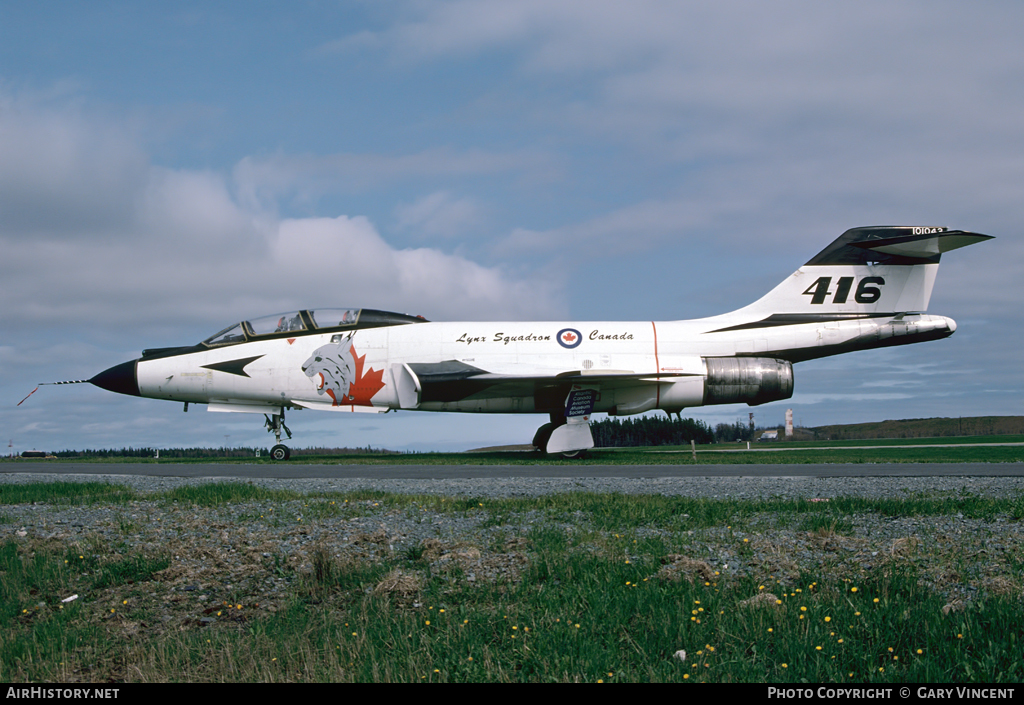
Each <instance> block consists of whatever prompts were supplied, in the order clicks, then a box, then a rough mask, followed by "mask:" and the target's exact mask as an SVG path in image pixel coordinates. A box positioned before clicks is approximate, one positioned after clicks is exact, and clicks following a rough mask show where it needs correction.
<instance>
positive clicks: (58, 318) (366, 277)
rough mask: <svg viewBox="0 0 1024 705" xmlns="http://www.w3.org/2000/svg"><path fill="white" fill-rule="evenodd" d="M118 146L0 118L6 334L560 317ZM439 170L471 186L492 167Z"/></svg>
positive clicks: (458, 261) (438, 260) (457, 271)
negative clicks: (281, 319) (370, 314)
mask: <svg viewBox="0 0 1024 705" xmlns="http://www.w3.org/2000/svg"><path fill="white" fill-rule="evenodd" d="M118 133H119V130H118V129H117V128H116V126H113V125H98V124H97V123H96V121H92V120H88V119H83V118H81V117H79V116H77V115H74V114H70V113H69V112H66V113H60V112H59V111H53V110H51V111H48V112H45V113H44V112H42V111H41V110H38V109H35V108H33V107H32V106H25V105H21V106H19V107H18V109H17V110H14V111H11V110H8V111H4V112H0V186H2V187H0V194H2V195H0V226H2V228H0V247H2V248H3V251H4V255H5V256H4V258H3V259H2V263H0V275H2V283H0V291H2V294H3V300H4V308H3V313H2V314H0V316H2V319H0V320H2V321H3V322H4V323H5V324H11V325H13V324H14V323H15V321H17V324H18V325H20V326H23V327H24V326H29V327H30V326H32V325H36V326H45V327H51V328H58V327H60V326H65V325H81V324H82V323H85V322H87V323H88V324H89V325H91V326H99V327H103V326H108V327H110V326H117V327H119V328H124V327H129V326H137V325H150V326H152V325H156V324H158V322H161V321H163V322H165V323H166V325H170V326H174V325H182V324H186V323H188V322H189V321H191V322H192V325H194V324H195V322H196V321H200V322H204V325H213V326H216V325H225V324H227V323H229V322H231V321H232V320H237V319H238V318H241V317H250V316H256V315H262V314H267V313H273V312H275V311H280V310H287V309H291V308H303V307H307V306H324V305H327V306H365V307H370V308H383V309H395V310H400V311H406V310H411V309H415V312H416V313H422V314H423V315H426V316H427V317H428V318H434V319H439V320H445V319H459V318H470V319H481V318H484V319H494V318H497V319H502V318H512V319H522V318H531V317H537V316H542V317H558V316H563V315H564V314H565V311H564V304H562V303H561V294H560V292H559V291H558V289H557V287H556V286H554V285H550V284H548V283H546V282H544V281H543V280H539V281H538V280H533V279H531V278H529V277H528V278H517V277H516V276H514V275H512V274H510V273H508V272H506V271H504V270H503V269H502V268H500V267H485V266H483V265H480V264H477V263H475V262H473V261H471V260H469V259H466V258H464V257H461V256H458V255H451V254H445V253H442V252H439V251H437V250H433V249H430V248H418V249H409V250H399V249H396V248H394V247H392V246H391V245H389V244H388V243H387V242H386V241H385V240H384V239H383V238H382V237H381V235H380V233H379V232H378V231H377V229H376V228H375V227H374V225H373V224H372V223H371V222H370V221H369V220H367V219H366V218H365V217H359V216H353V217H348V216H339V217H336V218H305V219H302V218H300V219H285V220H279V219H278V218H277V217H276V216H274V214H273V210H272V209H267V208H261V207H259V206H258V204H257V203H255V201H256V200H257V199H245V198H241V199H240V198H238V197H236V196H235V195H234V193H236V192H237V191H238V190H239V189H238V188H237V184H236V183H234V182H232V181H228V180H227V179H225V178H224V177H223V176H222V175H220V174H218V173H216V172H212V171H198V170H189V169H167V168H163V167H160V166H156V165H154V164H151V163H150V162H149V160H148V158H147V157H146V156H145V154H144V151H143V150H142V149H141V148H140V147H139V146H138V145H137V144H135V143H133V142H132V141H131V140H130V139H127V138H114V137H112V136H111V135H116V134H118ZM418 159H420V157H416V156H414V157H411V158H410V159H409V160H408V161H407V162H406V163H405V164H404V165H403V166H399V167H396V168H398V169H402V168H406V169H407V168H409V163H413V164H415V163H416V162H417V160H418ZM282 161H284V162H287V161H288V160H282ZM399 161H401V160H399ZM450 161H454V162H459V164H456V165H454V166H452V168H455V169H469V170H472V169H478V168H483V169H486V168H492V167H493V165H494V163H495V162H494V160H492V159H491V158H490V157H487V156H484V157H481V158H479V159H478V158H477V156H474V155H462V156H461V157H456V158H454V159H452V160H450ZM497 161H498V162H500V161H501V159H498V160H497ZM481 163H482V164H483V166H481ZM40 164H43V165H45V168H44V167H43V166H39V165H40ZM251 164H252V162H243V164H242V165H240V167H239V168H238V169H236V171H235V173H236V175H237V174H243V175H244V174H245V173H246V169H247V168H249V166H251ZM274 164H275V162H273V161H271V162H265V163H263V164H262V165H261V169H262V172H263V178H264V179H265V180H266V181H268V182H274V181H275V179H276V180H277V183H278V184H279V185H280V188H282V189H286V188H288V186H289V179H290V178H293V177H294V176H295V174H294V173H293V172H289V171H288V170H287V169H284V170H283V173H281V174H277V173H276V172H275V171H274ZM488 164H489V165H490V166H488ZM30 167H31V168H30ZM385 170H386V169H385ZM98 174H99V175H101V176H99V177H98V176H97V175H98ZM19 179H20V181H19ZM242 190H244V189H242ZM472 213H473V207H472V206H471V205H470V204H469V202H468V201H460V200H458V199H454V200H453V199H449V200H448V201H447V202H445V203H436V204H434V208H433V212H431V213H425V212H423V211H421V212H420V213H419V215H415V214H412V213H411V212H410V214H409V215H408V218H409V220H408V223H409V224H410V226H411V225H412V224H413V223H414V222H415V221H416V218H417V217H418V218H419V219H420V222H421V223H426V227H427V228H428V229H433V230H437V229H438V228H443V227H448V228H451V227H458V226H459V223H460V219H461V223H462V225H465V223H466V222H468V219H471V217H472ZM446 220H447V224H445V221H446ZM83 223H84V225H81V226H80V227H79V225H80V224H83ZM211 332H213V331H212V330H211ZM143 344H145V343H143Z"/></svg>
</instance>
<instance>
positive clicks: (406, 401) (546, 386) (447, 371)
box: [393, 360, 693, 408]
mask: <svg viewBox="0 0 1024 705" xmlns="http://www.w3.org/2000/svg"><path fill="white" fill-rule="evenodd" d="M393 374H394V376H395V379H396V381H397V385H398V394H399V399H400V401H401V405H402V407H403V408H414V407H415V406H417V405H418V404H419V403H428V402H455V401H462V400H464V399H470V398H472V399H494V398H502V397H529V396H532V397H534V398H537V399H543V398H544V397H546V396H548V395H549V394H550V395H554V396H556V397H557V396H560V399H559V402H561V400H563V399H564V398H565V395H566V394H567V392H568V389H569V388H571V387H572V386H573V385H585V386H588V387H600V388H602V389H615V388H619V387H625V386H637V385H644V384H651V385H655V384H657V383H658V382H665V381H669V380H670V379H672V378H676V377H687V376H693V375H690V374H685V373H661V374H652V373H650V372H643V373H637V372H634V371H631V370H601V371H589V370H569V371H565V372H558V373H549V374H526V375H508V374H496V373H493V372H488V371H486V370H482V369H480V368H478V367H474V366H472V365H467V364H466V363H464V362H459V361H458V360H446V361H444V362H437V363H416V362H413V363H407V364H403V365H395V366H394V369H393Z"/></svg>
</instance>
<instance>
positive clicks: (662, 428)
mask: <svg viewBox="0 0 1024 705" xmlns="http://www.w3.org/2000/svg"><path fill="white" fill-rule="evenodd" d="M590 432H591V434H593V436H594V445H595V446H597V447H598V448H625V447H631V446H666V445H685V444H687V443H689V442H690V441H691V440H692V441H695V442H697V443H713V442H714V440H715V434H714V433H713V432H712V430H711V427H710V426H708V425H707V424H706V423H704V422H703V421H698V420H696V419H680V418H671V417H669V418H665V417H664V416H640V417H637V418H628V419H622V420H620V419H617V418H611V417H609V418H607V419H602V420H601V421H591V422H590Z"/></svg>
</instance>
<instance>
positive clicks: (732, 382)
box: [703, 357, 793, 406]
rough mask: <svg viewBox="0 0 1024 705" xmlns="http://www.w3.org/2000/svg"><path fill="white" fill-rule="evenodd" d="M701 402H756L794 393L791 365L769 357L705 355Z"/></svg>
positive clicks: (756, 403) (760, 402) (763, 401)
mask: <svg viewBox="0 0 1024 705" xmlns="http://www.w3.org/2000/svg"><path fill="white" fill-rule="evenodd" d="M703 360H704V373H705V382H704V403H705V404H737V403H746V404H749V405H750V406H757V405H758V404H764V403H766V402H770V401H779V400H781V399H789V398H790V397H791V396H793V365H792V364H791V363H789V362H788V361H786V360H776V359H774V358H769V357H705V358H703Z"/></svg>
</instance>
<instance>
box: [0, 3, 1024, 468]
mask: <svg viewBox="0 0 1024 705" xmlns="http://www.w3.org/2000/svg"><path fill="white" fill-rule="evenodd" d="M1022 31H1024V6H1021V5H1020V3H1014V2H978V3H972V4H970V5H964V4H962V3H944V2H904V3H898V4H894V3H887V2H863V3H856V4H854V5H850V6H836V5H832V4H822V3H814V2H779V3H763V2H756V1H750V2H725V3H714V4H711V5H708V4H707V3H686V2H631V3H612V2H601V1H599V0H587V1H586V2H561V3H558V2H555V3H552V2H540V1H537V2H533V1H529V0H525V1H523V2H516V3H509V2H487V1H481V2H430V3H426V2H416V1H409V2H405V1H399V0H394V1H383V2H372V3H370V2H366V3H364V2H325V1H323V0H320V1H316V2H289V3H272V2H245V3H230V2H222V3H206V2H204V3H198V2H196V3H189V2H177V3H155V2H90V3H66V2H34V3H22V2H6V1H4V0H0V248H2V249H0V252H2V253H3V255H2V258H0V300H2V302H3V304H4V305H3V306H2V307H0V392H2V398H3V399H6V400H7V401H6V402H4V405H3V407H2V410H0V422H2V426H0V428H2V436H3V437H2V438H0V441H3V442H4V443H5V444H6V443H7V442H8V440H10V441H11V442H13V448H12V449H13V450H14V451H19V450H24V449H27V448H42V449H62V448H84V447H120V446H127V445H132V446H140V445H153V446H163V447H169V446H187V445H220V444H223V443H225V442H227V443H229V444H231V445H256V444H266V443H268V441H269V440H270V438H271V437H270V436H269V435H267V434H266V433H265V432H264V431H263V430H262V427H261V421H262V419H260V418H259V417H258V416H251V415H244V414H231V415H226V414H208V413H207V412H205V411H203V410H202V407H199V408H195V407H194V408H193V410H190V412H189V413H188V414H182V413H181V408H180V406H178V405H176V404H170V403H166V402H159V401H152V400H140V399H131V398H128V397H123V396H120V395H113V394H109V393H106V392H103V391H102V390H99V389H96V388H94V387H92V386H90V385H78V386H71V387H43V388H42V389H40V391H39V392H37V393H36V394H35V395H34V396H33V397H32V398H31V399H30V400H28V401H27V402H25V404H23V405H22V406H20V407H17V408H15V404H16V403H17V402H18V400H20V399H21V398H22V397H23V396H24V395H25V394H27V393H28V392H29V391H31V389H32V388H33V387H34V386H35V384H36V383H38V382H42V381H55V380H62V379H76V378H87V377H91V376H92V375H94V374H95V373H96V372H99V371H100V370H103V369H106V368H107V367H110V366H111V365H113V364H116V363H119V362H122V361H124V360H128V359H132V358H134V357H137V356H138V354H139V352H140V351H141V350H142V349H143V348H146V347H160V346H169V345H179V344H190V343H194V342H197V341H198V340H201V339H203V338H205V337H207V336H209V335H210V334H212V333H214V332H216V331H217V330H220V329H221V328H223V327H225V326H227V325H229V324H231V323H234V322H236V321H238V320H240V319H243V318H251V317H256V316H259V315H263V314H269V313H274V312H278V311H284V310H289V309H294V308H304V307H317V306H319V307H324V306H330V307H339V306H364V307H369V308H382V309H387V310H396V311H402V312H409V313H418V314H422V315H424V316H426V317H427V318H429V319H431V320H460V319H463V320H530V319H540V320H545V319H548V320H550V319H576V320H672V319H679V318H693V317H699V316H706V315H712V314H715V313H722V312H725V311H728V310H731V309H734V308H738V307H740V306H742V305H745V304H746V303H749V302H750V301H752V300H754V299H756V298H757V297H758V296H760V295H761V294H763V293H764V292H765V291H767V290H768V289H769V288H771V287H772V286H773V285H774V284H776V283H777V282H779V281H781V280H782V279H783V278H784V277H786V276H787V275H788V274H790V273H791V272H792V271H793V270H794V269H796V268H797V267H798V266H799V265H800V264H802V263H803V262H805V261H806V260H807V259H809V258H810V257H811V256H812V255H813V254H815V253H816V252H817V251H818V250H820V249H821V248H822V247H824V246H825V245H826V244H827V243H828V242H829V241H831V240H832V239H834V238H835V237H836V236H838V235H839V234H840V233H841V232H842V231H844V230H846V229H847V228H849V227H854V226H861V225H876V224H913V225H941V226H948V227H952V228H962V229H967V230H973V231H976V232H982V233H986V234H989V235H994V236H996V238H997V239H996V240H994V241H991V242H988V243H984V244H981V245H978V246H976V247H971V248H968V249H965V250H962V251H957V252H954V253H951V254H950V255H947V257H946V258H945V259H944V260H943V264H942V268H941V271H940V273H939V279H938V283H937V285H936V289H935V294H934V295H933V297H932V302H931V306H930V309H929V310H930V312H932V313H937V314H941V315H948V316H951V317H953V318H954V319H956V320H957V322H958V323H959V329H958V331H957V333H956V335H955V336H953V337H952V338H950V339H947V340H944V341H939V342H935V343H928V344H924V345H917V346H910V347H906V348H897V349H891V350H880V351H872V352H863V353H856V354H853V355H847V356H841V357H838V358H832V359H827V360H821V361H816V362H810V363H802V364H800V365H797V367H796V393H795V395H794V397H793V399H791V400H789V401H788V402H780V403H775V404H770V405H766V406H763V407H759V408H758V409H756V410H755V413H756V414H757V418H758V420H759V421H763V422H766V423H781V422H782V419H783V415H784V412H785V409H786V408H793V409H794V412H795V416H796V419H797V422H798V423H802V424H805V425H808V426H814V425H820V424H826V423H852V422H858V421H868V420H878V419H882V418H914V417H927V416H961V415H963V416H971V415H984V414H996V415H1008V414H1014V415H1016V414H1021V413H1024V409H1022V405H1021V402H1020V396H1021V391H1022V382H1024V379H1022V372H1021V364H1020V362H1021V354H1020V352H1019V351H1020V350H1021V348H1022V343H1024V340H1022V336H1021V330H1022V325H1021V323H1022V320H1021V319H1022V314H1021V312H1020V308H1021V307H1020V306H1019V304H1018V300H1019V297H1020V293H1021V285H1020V283H1019V272H1020V271H1021V263H1022V255H1024V244H1022V242H1021V239H1020V238H1019V236H1018V231H1019V223H1020V220H1021V218H1020V214H1021V196H1022V194H1024V121H1022V120H1021V116H1022V115H1024V52H1022V51H1021V50H1020V42H1019V37H1020V36H1021V35H1022ZM748 410H749V409H748V408H747V407H745V406H727V407H709V408H705V409H694V410H692V415H693V416H695V417H697V418H702V419H704V420H706V421H708V422H709V423H711V424H712V425H713V424H715V423H718V422H720V421H727V422H732V421H734V420H735V419H737V418H743V419H745V418H746V414H747V411H748ZM687 413H690V412H687ZM542 420H543V419H541V418H540V417H533V416H522V417H487V416H472V415H460V416H449V415H429V414H414V413H404V412H403V413H399V414H388V415H387V416H383V417H379V418H378V417H375V418H367V417H364V416H358V417H357V418H348V417H345V418H338V416H336V415H334V414H316V413H315V412H309V411H305V412H296V413H294V414H291V415H290V416H289V425H290V426H291V428H292V430H293V431H294V432H295V433H296V438H295V440H294V441H293V445H295V446H297V447H301V446H305V445H350V446H356V445H358V446H365V445H367V444H369V445H374V446H378V447H379V446H383V447H390V448H400V449H404V448H410V449H421V450H426V449H432V448H438V449H462V448H471V447H476V446H482V445H492V444H503V443H516V442H527V441H529V439H530V438H531V437H532V433H533V430H534V429H535V427H536V426H537V425H539V423H540V422H541V421H542Z"/></svg>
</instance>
